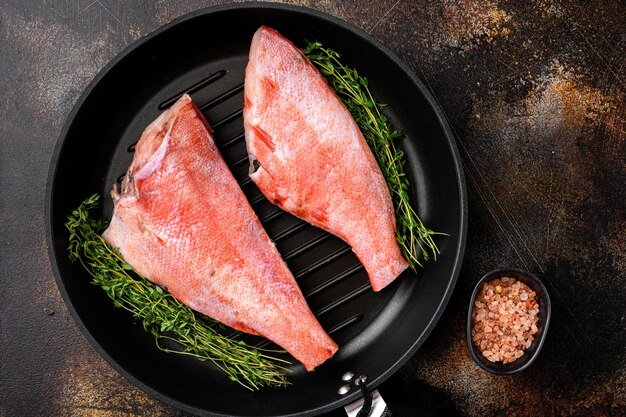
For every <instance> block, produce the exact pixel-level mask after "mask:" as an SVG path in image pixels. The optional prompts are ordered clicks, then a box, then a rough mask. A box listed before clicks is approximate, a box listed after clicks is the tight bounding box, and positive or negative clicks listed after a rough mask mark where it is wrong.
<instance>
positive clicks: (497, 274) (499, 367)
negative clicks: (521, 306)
mask: <svg viewBox="0 0 626 417" xmlns="http://www.w3.org/2000/svg"><path fill="white" fill-rule="evenodd" d="M502 277H510V278H515V279H516V280H518V281H521V282H523V283H524V284H526V285H528V287H529V288H530V289H531V290H533V291H535V293H536V294H537V296H536V300H537V304H539V320H538V322H537V328H538V331H537V333H536V334H535V335H534V338H535V339H534V340H533V342H532V344H531V345H530V347H529V348H528V349H526V350H524V356H522V357H521V358H519V359H517V360H515V361H514V362H511V363H507V364H503V363H502V362H490V361H489V360H487V359H486V358H485V357H484V356H483V354H482V353H481V352H480V348H479V347H478V346H476V345H475V344H474V342H473V341H472V310H473V309H474V301H475V300H476V296H477V295H478V291H479V290H480V287H481V286H482V285H483V284H484V283H485V282H489V281H491V280H493V279H496V278H502ZM551 312H552V306H551V305H550V296H549V295H548V291H547V290H546V287H544V285H543V283H542V282H541V281H540V280H539V278H537V277H536V276H534V275H533V274H531V273H530V272H526V271H522V270H519V269H504V268H503V269H496V270H495V271H491V272H489V273H488V274H486V275H485V276H483V277H482V278H481V279H480V281H478V283H477V284H476V286H475V287H474V292H473V293H472V297H471V299H470V304H469V309H468V312H467V346H468V348H469V351H470V354H471V355H472V358H473V359H474V361H475V362H476V363H477V364H478V366H480V367H481V368H483V369H484V370H485V371H487V372H491V373H492V374H496V375H511V374H514V373H517V372H521V371H523V370H524V369H526V368H528V367H529V366H530V364H531V363H533V362H534V361H535V359H537V356H538V355H539V351H540V350H541V346H543V342H544V340H545V339H546V333H547V332H548V325H549V324H550V314H551Z"/></svg>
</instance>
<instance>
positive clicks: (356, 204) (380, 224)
mask: <svg viewBox="0 0 626 417" xmlns="http://www.w3.org/2000/svg"><path fill="white" fill-rule="evenodd" d="M244 89H245V98H244V113H243V114H244V126H245V134H246V143H247V147H248V154H249V156H250V162H251V174H250V177H251V178H252V180H253V181H254V182H255V183H256V185H257V186H258V187H259V189H260V190H261V191H262V192H263V194H265V196H266V197H267V198H268V199H269V200H270V201H272V202H273V203H274V204H276V205H278V206H279V207H281V208H282V209H284V210H286V211H288V212H290V213H292V214H294V215H295V216H298V217H300V218H301V219H304V220H306V221H308V222H309V223H311V224H313V225H315V226H317V227H320V228H322V229H324V230H326V231H328V232H330V233H333V234H335V235H337V236H339V237H340V238H342V239H343V240H345V241H346V242H348V243H349V244H350V246H352V250H353V251H354V252H355V253H356V255H357V257H358V258H359V259H360V261H361V262H362V263H363V265H364V266H365V268H366V270H367V272H368V274H369V277H370V281H371V282H372V287H373V289H374V291H379V290H381V289H382V288H384V287H385V286H387V285H388V284H389V283H391V282H392V281H393V280H394V279H395V278H396V277H397V276H398V275H399V274H400V273H401V272H402V271H404V270H405V269H406V268H407V267H408V263H407V262H406V260H405V259H404V257H403V256H402V253H401V252H400V248H399V247H398V243H397V241H396V237H395V232H396V219H395V215H394V210H393V205H392V201H391V195H390V193H389V189H388V188H387V184H386V183H385V179H384V177H383V175H382V173H381V171H380V168H379V167H378V164H377V163H376V160H375V159H374V155H372V152H371V150H370V149H369V146H368V145H367V142H366V141H365V138H364V137H363V135H362V134H361V132H360V130H359V128H358V126H357V125H356V123H355V121H354V119H353V118H352V116H351V115H350V113H349V112H348V110H347V109H346V107H345V106H344V105H343V103H342V102H341V100H340V99H339V98H338V97H337V95H336V94H335V92H334V91H333V89H332V88H331V87H330V86H329V85H328V83H327V82H326V81H325V80H324V78H323V77H322V76H321V75H320V73H319V72H318V71H317V69H316V68H315V67H314V66H313V65H312V64H311V62H310V61H309V60H308V59H307V58H306V57H305V56H304V55H303V54H302V53H301V52H300V51H299V50H298V48H296V47H295V46H294V45H293V44H292V43H291V42H290V41H288V40H287V39H285V38H284V37H282V36H281V35H280V34H279V33H278V32H276V31H275V30H273V29H271V28H268V27H265V26H262V27H261V28H259V29H258V30H257V32H256V33H255V34H254V37H253V39H252V45H251V47H250V58H249V61H248V66H247V68H246V78H245V87H244Z"/></svg>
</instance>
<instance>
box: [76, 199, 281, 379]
mask: <svg viewBox="0 0 626 417" xmlns="http://www.w3.org/2000/svg"><path fill="white" fill-rule="evenodd" d="M99 199H100V196H99V195H97V194H94V195H92V196H90V197H88V198H87V199H85V200H84V201H83V202H82V203H81V204H80V205H79V206H78V208H77V209H76V210H74V211H72V213H71V214H70V215H69V216H68V219H67V222H66V223H65V226H66V227H67V229H68V230H69V232H70V238H69V246H68V252H69V258H70V260H71V261H72V262H76V261H79V262H80V263H81V264H82V265H83V267H84V268H85V269H86V270H87V271H88V272H89V273H90V274H91V276H92V281H91V282H92V283H93V284H95V285H98V286H100V287H102V289H104V290H105V291H106V293H107V294H108V296H109V297H110V298H111V299H112V300H113V304H114V305H115V306H116V307H119V308H123V309H125V310H128V311H129V312H131V313H132V314H133V316H134V317H135V318H136V319H139V320H141V322H142V323H143V327H144V329H145V330H146V331H147V332H149V333H151V334H152V335H153V336H154V337H155V340H156V345H157V346H158V348H159V349H161V350H163V351H165V352H174V353H179V354H183V355H190V356H193V357H195V358H197V359H200V360H209V361H211V362H213V363H214V364H215V365H216V366H217V367H218V368H220V369H221V370H222V371H224V372H225V373H226V374H227V375H228V378H230V379H231V380H232V381H235V382H238V383H239V384H241V385H243V386H244V387H246V388H248V389H251V390H252V389H259V388H260V387H262V386H285V385H288V381H287V379H286V377H285V372H286V371H287V369H286V368H285V367H284V366H283V365H286V364H288V363H289V362H287V361H285V360H283V359H279V358H276V357H274V356H272V354H274V353H278V352H279V351H274V350H267V349H258V348H255V347H252V346H249V345H247V344H246V343H244V342H243V341H235V340H232V339H229V338H227V337H225V336H223V335H221V334H219V333H218V332H217V331H215V330H214V329H213V328H211V327H210V326H209V324H210V323H215V321H213V320H212V319H210V318H208V317H206V316H204V315H201V314H200V313H197V312H194V311H193V310H191V309H190V308H189V307H187V306H185V305H184V304H182V303H181V302H180V301H178V300H177V299H175V298H174V297H173V296H172V295H170V294H168V293H167V292H165V291H163V289H161V287H159V286H158V285H155V284H153V283H151V282H150V281H148V280H147V279H145V278H143V277H142V276H140V275H139V274H138V273H137V272H136V271H134V270H133V268H132V266H130V265H129V264H127V263H126V262H124V261H123V260H122V258H121V257H120V255H119V253H118V252H117V250H116V249H113V248H112V247H111V246H109V245H108V244H107V243H106V242H105V241H104V239H103V238H102V236H100V235H101V233H102V232H103V231H104V229H105V228H106V227H107V222H106V221H105V220H96V219H94V218H92V217H91V216H90V211H91V210H93V209H95V208H96V207H98V205H99ZM168 341H169V342H174V343H167V342H168ZM166 344H169V345H171V346H177V347H178V348H177V349H173V348H170V347H167V346H165V345H166Z"/></svg>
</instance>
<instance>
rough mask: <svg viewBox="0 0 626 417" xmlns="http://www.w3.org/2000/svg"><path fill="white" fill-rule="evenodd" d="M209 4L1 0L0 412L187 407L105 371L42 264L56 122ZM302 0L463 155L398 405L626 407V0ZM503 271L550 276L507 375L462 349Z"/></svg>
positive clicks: (511, 410)
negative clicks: (537, 340)
mask: <svg viewBox="0 0 626 417" xmlns="http://www.w3.org/2000/svg"><path fill="white" fill-rule="evenodd" d="M215 3H216V2H211V1H173V0H172V1H169V0H160V1H154V2H152V1H137V2H134V1H120V0H95V1H94V0H58V1H53V0H40V1H33V0H30V1H24V0H3V1H1V2H0V4H1V8H0V111H1V113H2V118H1V121H0V139H1V141H2V142H1V143H0V157H1V158H0V174H1V177H0V244H1V245H2V246H1V253H0V271H1V285H0V312H1V314H0V330H1V336H0V416H2V417H4V416H183V415H185V414H184V413H182V412H180V411H177V410H175V409H173V408H171V407H169V406H167V405H165V404H163V403H161V402H159V401H158V400H155V399H153V398H151V397H149V396H148V395H146V394H145V393H143V392H142V391H141V390H139V389H137V388H135V387H134V386H132V385H131V384H130V383H129V382H128V381H126V380H125V379H124V378H123V377H122V376H121V375H119V374H118V373H117V372H116V371H114V370H113V369H112V368H111V367H110V366H109V365H108V364H107V363H106V362H105V361H104V360H103V359H102V358H101V357H100V356H99V355H98V354H97V353H96V351H95V350H94V349H93V348H92V347H91V345H90V344H89V343H88V342H87V340H86V339H85V337H84V336H83V335H82V334H81V332H80V331H79V329H78V327H77V325H76V324H75V323H74V321H73V320H72V318H71V317H70V315H69V313H68V310H67V308H66V306H65V304H64V303H63V300H62V299H61V296H60V293H59V290H58V288H57V286H56V283H55V279H54V276H53V274H52V269H51V266H50V260H49V258H48V252H47V244H46V236H45V216H44V207H45V187H46V180H47V174H48V167H49V164H50V161H51V156H52V151H53V148H54V146H55V144H56V142H57V141H58V140H59V133H60V130H61V127H62V125H63V123H64V121H65V119H66V117H67V116H68V114H69V112H70V110H71V108H72V106H73V105H74V104H75V102H76V100H77V98H78V97H79V95H80V93H81V92H82V91H83V89H84V88H85V87H86V86H87V84H88V83H89V82H90V81H91V80H92V79H93V77H94V76H95V75H96V73H97V72H98V71H99V70H100V69H101V68H103V67H104V66H105V64H106V63H107V62H108V61H109V60H111V59H112V58H113V57H114V56H115V55H116V54H118V53H119V52H120V51H121V50H122V49H123V48H124V47H126V46H127V45H129V44H130V43H132V42H133V41H134V40H137V39H139V38H141V37H142V36H144V35H146V34H148V33H150V32H151V31H152V30H154V29H156V28H158V27H159V26H161V25H163V24H165V23H167V22H169V21H170V20H172V19H174V18H176V17H178V16H180V15H182V14H184V13H186V12H189V11H192V10H196V9H198V8H201V7H204V6H209V5H212V4H215ZM293 3H295V4H300V5H304V6H308V7H311V8H315V9H319V10H321V11H324V12H327V13H329V14H332V15H335V16H337V17H339V18H342V19H345V20H347V21H348V22H350V23H352V24H354V25H356V26H358V27H360V28H362V29H363V30H365V31H366V32H368V33H370V34H372V35H373V36H374V37H376V38H378V39H379V40H380V41H381V42H382V43H383V44H385V45H386V46H388V47H389V48H390V49H391V50H393V51H394V52H395V53H396V54H397V55H398V56H400V58H401V59H402V60H404V61H405V62H406V63H407V64H408V65H409V66H410V67H411V68H412V69H413V71H414V72H415V73H416V74H417V76H418V77H419V78H420V79H421V80H422V81H424V83H426V84H427V86H428V87H429V88H430V89H431V91H432V92H433V94H434V96H435V97H436V98H437V100H438V102H439V103H440V104H441V106H442V107H443V109H444V111H445V112H446V114H447V116H448V119H449V121H450V123H451V125H452V127H453V130H454V133H455V136H456V141H457V145H458V147H459V150H460V153H461V157H462V160H463V165H464V169H465V175H466V180H467V191H468V198H469V233H468V240H467V249H466V253H465V260H464V264H463V269H462V272H461V275H460V277H459V280H458V284H457V286H456V289H455V291H454V294H453V296H452V299H451V301H450V303H449V305H448V308H447V310H446V312H445V314H444V315H443V317H442V319H441V320H440V322H439V324H438V325H437V327H436V329H435V330H434V332H433V333H432V334H431V336H430V338H429V339H428V340H427V342H426V343H425V344H424V345H423V347H422V348H421V349H420V350H419V351H418V352H417V353H416V354H415V355H414V357H413V358H412V359H411V360H410V361H409V362H408V363H406V364H405V365H404V366H403V367H402V368H401V369H400V370H399V371H398V372H397V373H396V374H395V375H394V376H392V377H391V378H390V379H389V380H388V381H387V382H385V383H383V384H382V386H381V387H380V391H381V393H382V395H383V397H385V399H386V400H387V402H389V403H391V404H392V405H394V406H395V409H396V410H397V411H398V414H402V413H404V414H407V415H411V414H412V413H414V414H416V413H418V412H419V413H421V414H420V415H457V414H459V415H468V416H474V415H486V416H505V415H506V416H535V415H576V416H607V415H624V414H623V413H624V409H625V408H626V354H625V350H626V337H625V335H626V331H625V326H624V315H625V314H624V313H625V308H624V306H625V305H626V290H625V287H626V281H625V277H624V272H625V270H626V268H625V267H626V259H625V243H624V242H626V216H625V212H624V211H625V201H626V195H625V194H626V193H625V187H626V162H625V161H626V152H625V143H624V142H625V137H626V120H625V112H626V106H625V92H626V89H625V82H626V72H625V61H624V59H625V56H626V32H625V30H624V28H626V7H625V6H624V3H623V2H619V1H583V0H581V1H566V0H564V1H556V0H555V1H551V0H537V1H506V0H503V1H498V0H473V1H472V0H459V1H419V2H415V1H403V0H364V1H356V2H355V1H346V0H344V1H336V2H334V1H305V0H302V1H295V2H293ZM500 266H515V267H520V268H524V269H527V270H530V271H532V272H534V273H535V274H537V275H539V276H540V277H542V278H543V280H544V282H545V283H546V286H547V288H548V290H549V292H550V295H551V297H552V302H553V320H552V324H551V326H550V330H549V332H548V337H547V341H546V344H545V346H544V348H543V351H542V352H541V355H540V357H539V358H538V360H537V361H536V362H535V363H534V364H533V365H532V366H531V367H530V368H529V369H528V370H526V371H524V372H522V373H521V374H517V375H515V376H508V377H500V376H493V375H490V374H487V373H485V372H483V371H482V370H481V369H480V368H478V366H476V365H475V364H474V362H473V361H472V359H471V358H470V356H469V353H468V350H467V346H466V342H465V328H464V326H465V314H466V304H467V302H468V298H469V295H470V292H471V290H472V286H473V284H474V283H475V282H476V281H477V280H478V279H479V278H480V277H481V275H482V274H484V273H485V272H487V271H489V270H491V269H494V268H496V267H500ZM407 410H412V411H407ZM341 415H343V411H342V410H337V411H336V412H333V413H330V414H328V416H341Z"/></svg>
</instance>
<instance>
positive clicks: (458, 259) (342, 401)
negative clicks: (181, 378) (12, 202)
mask: <svg viewBox="0 0 626 417" xmlns="http://www.w3.org/2000/svg"><path fill="white" fill-rule="evenodd" d="M247 9H260V10H281V11H287V12H295V13H300V14H305V15H309V16H312V17H315V18H318V19H322V20H325V21H327V22H329V23H331V24H334V25H337V26H340V27H342V28H343V29H345V30H347V31H349V32H352V33H353V34H354V35H356V36H357V37H360V38H362V39H364V40H365V41H367V42H369V43H370V44H372V45H373V46H374V47H376V48H377V49H379V50H380V51H381V52H382V53H383V54H384V55H385V56H386V57H387V58H388V59H390V60H391V61H392V62H393V63H394V64H395V65H397V66H398V67H399V68H400V69H401V70H402V71H403V72H404V73H405V74H406V75H407V76H408V78H409V79H410V81H411V82H412V83H413V84H414V85H415V86H416V87H417V89H418V91H419V92H420V94H422V96H423V98H424V99H425V100H426V101H427V102H428V105H429V106H430V108H431V109H432V110H433V113H434V115H435V117H436V119H437V121H438V123H439V125H440V127H441V129H442V133H443V135H444V136H445V138H446V140H447V146H448V148H449V150H450V153H451V156H452V159H453V161H452V162H453V166H454V170H455V175H456V177H457V187H458V193H459V197H460V198H459V202H458V203H459V204H460V210H459V213H460V219H459V220H460V222H459V224H460V236H459V239H458V245H457V247H456V251H455V253H454V255H452V260H453V262H452V263H451V265H452V269H451V270H452V272H451V277H450V280H449V282H448V285H447V287H446V288H445V292H444V295H443V297H442V299H441V302H440V303H439V305H438V306H437V309H436V310H435V314H434V315H433V316H432V318H431V320H430V321H429V322H428V324H427V326H426V328H425V329H424V331H423V332H422V333H421V334H420V335H419V336H417V337H416V338H415V341H414V342H413V344H412V345H411V347H410V348H409V349H408V350H407V351H406V352H405V353H404V354H403V355H401V356H400V357H398V358H397V359H396V360H395V362H394V364H393V365H392V366H391V367H390V368H388V369H387V370H386V371H385V372H383V373H381V374H380V375H378V376H377V377H376V378H373V379H372V380H371V381H368V386H369V387H370V388H372V389H373V388H375V387H377V386H378V385H380V384H381V383H383V382H384V381H385V380H386V379H388V378H389V377H390V376H391V375H393V374H394V373H395V372H396V371H397V370H398V369H399V368H400V367H401V366H402V365H404V364H405V363H406V362H407V361H408V359H409V358H410V357H411V356H413V355H414V354H415V352H416V351H417V350H418V349H419V347H420V346H421V345H422V344H423V343H424V341H425V340H426V339H427V338H428V336H429V335H430V333H431V332H432V331H433V329H434V327H435V326H436V324H437V322H438V321H439V319H440V318H441V315H442V314H443V312H444V310H445V308H446V306H447V304H448V302H449V300H450V297H451V295H452V292H453V290H454V287H455V285H456V282H457V279H458V275H459V273H460V269H461V265H462V261H463V254H464V252H465V244H466V235H467V216H468V207H467V193H466V187H465V176H464V172H463V167H462V163H461V159H460V154H459V150H458V147H457V146H456V139H455V135H454V133H453V132H452V129H451V128H450V125H449V122H448V120H447V118H446V116H445V114H444V112H443V110H442V109H441V107H440V106H439V104H438V102H437V100H436V99H435V97H434V96H433V95H432V93H431V92H430V90H429V89H428V88H427V87H426V86H425V85H424V83H422V81H421V80H420V79H419V78H417V76H416V75H415V74H414V73H413V71H412V70H411V69H410V68H409V67H408V65H407V64H405V63H404V62H403V61H402V60H400V58H399V57H398V56H397V55H396V54H395V53H394V52H392V51H391V50H390V49H388V48H387V47H386V46H384V45H383V44H382V43H380V42H379V41H378V40H376V39H375V38H374V37H372V36H371V35H370V34H368V33H367V32H365V31H363V30H362V29H360V28H358V27H356V26H354V25H353V24H351V23H349V22H347V21H345V20H342V19H340V18H337V17H335V16H332V15H329V14H327V13H324V12H321V11H318V10H315V9H311V8H308V7H302V6H294V5H290V4H280V3H264V2H256V1H255V2H249V3H235V4H222V5H216V6H211V7H206V8H201V9H198V10H195V11H192V12H189V13H187V14H184V15H182V16H179V17H177V18H175V19H173V20H171V21H170V22H168V23H166V24H165V25H162V26H160V27H158V28H156V29H155V30H153V31H151V32H150V33H147V34H146V35H144V36H142V37H141V38H139V39H137V40H135V41H134V42H132V43H130V44H129V45H128V46H126V47H125V48H124V49H122V51H121V52H119V53H118V54H117V55H116V56H115V57H114V58H113V59H112V60H111V61H109V62H108V63H107V64H106V65H105V66H104V67H103V68H102V69H101V70H100V71H99V72H98V73H97V74H96V76H95V77H94V78H93V79H92V81H91V82H90V83H89V84H88V85H87V87H86V88H85V89H84V91H83V92H82V94H81V95H80V96H79V97H78V99H77V101H76V102H75V104H74V106H73V107H72V110H71V111H70V113H69V114H68V116H67V118H66V120H65V122H64V125H63V128H62V130H61V133H60V134H59V137H58V139H57V142H56V144H55V147H54V151H53V154H52V158H51V160H50V165H49V167H48V179H47V184H46V210H45V221H46V240H47V244H48V256H49V258H50V264H51V267H52V270H53V273H54V276H55V281H56V284H57V287H58V288H59V291H60V293H61V296H62V298H63V301H64V302H65V305H66V306H67V308H68V310H69V313H70V315H71V316H72V318H73V319H74V321H75V322H76V323H77V324H78V327H79V328H80V330H81V332H82V333H83V335H84V336H85V337H86V338H87V340H88V341H89V343H90V344H91V345H92V347H93V348H94V349H95V350H96V351H97V352H98V354H99V355H100V356H101V357H102V358H104V359H105V361H106V362H107V363H108V364H109V365H110V366H111V367H112V368H113V369H115V370H116V371H117V372H118V373H120V374H121V375H122V376H123V377H124V378H126V379H127V380H128V381H129V382H130V383H131V384H133V385H134V386H136V387H138V388H140V389H141V390H143V391H144V392H146V393H148V394H149V395H151V396H152V397H154V398H157V399H158V400H160V401H162V402H164V403H166V404H169V405H171V406H174V407H176V408H178V409H181V410H183V411H186V412H189V413H192V414H194V415H202V416H220V417H221V416H223V417H228V416H233V415H232V414H222V413H216V412H213V411H208V410H205V409H199V408H196V407H193V406H189V405H187V404H185V403H183V402H180V401H178V400H176V399H174V398H171V397H169V396H167V395H165V394H163V393H161V392H159V391H158V390H156V389H154V388H152V387H151V386H149V385H147V384H146V383H144V382H142V381H141V380H139V379H138V378H136V377H135V376H134V375H133V374H132V373H131V372H129V371H127V370H126V369H125V368H124V367H122V366H121V365H119V364H118V363H117V362H116V361H115V360H114V359H113V358H112V357H111V356H110V355H109V354H108V353H107V352H106V351H105V350H104V349H103V348H102V346H100V344H99V343H98V342H97V341H96V339H95V338H94V336H93V335H92V334H91V331H90V330H89V329H88V328H87V326H86V325H85V323H84V322H83V321H82V319H81V318H80V317H79V315H78V312H77V311H76V309H75V307H74V305H73V303H72V302H71V300H70V297H69V294H68V293H67V290H66V288H65V284H64V283H63V280H62V277H61V272H60V270H59V265H58V262H57V259H56V253H55V242H54V241H55V239H54V231H53V227H52V219H53V201H54V191H55V188H54V184H55V179H56V175H57V171H58V159H59V156H60V155H61V153H62V152H63V150H64V148H65V142H66V141H65V139H66V137H67V134H68V132H69V130H70V128H71V127H72V125H73V124H74V121H75V118H76V115H77V113H78V112H79V110H80V109H81V108H82V106H83V104H84V102H85V101H86V99H87V98H88V97H89V96H90V95H91V93H92V92H93V90H94V88H95V87H96V86H97V85H98V84H99V83H100V81H101V80H102V79H103V78H104V77H105V76H106V75H107V74H108V73H109V71H110V70H111V69H112V68H114V67H115V66H116V65H117V64H118V63H120V62H121V61H122V60H124V59H125V58H126V57H127V56H128V55H129V54H130V53H131V52H132V51H134V50H136V49H137V48H139V47H141V46H142V45H143V44H145V43H146V42H148V41H150V40H152V39H153V38H155V37H156V36H158V35H160V34H162V33H164V32H166V31H168V30H170V29H171V28H173V27H175V26H177V25H179V24H181V23H184V22H186V21H189V20H192V19H194V18H197V17H199V16H203V15H206V14H213V13H220V12H225V11H232V10H247ZM360 397H361V394H360V392H358V391H353V392H352V393H350V394H348V395H346V396H344V397H342V398H339V399H336V400H334V401H333V400H331V401H330V402H328V403H326V404H325V405H323V406H320V407H317V408H314V409H310V410H307V411H306V412H299V413H295V414H293V413H292V414H281V416H283V417H292V416H293V417H295V416H303V415H318V414H321V413H324V412H329V411H332V410H334V409H337V408H339V407H341V406H344V405H346V404H348V403H350V402H353V401H355V400H357V399H358V398H360Z"/></svg>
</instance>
